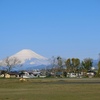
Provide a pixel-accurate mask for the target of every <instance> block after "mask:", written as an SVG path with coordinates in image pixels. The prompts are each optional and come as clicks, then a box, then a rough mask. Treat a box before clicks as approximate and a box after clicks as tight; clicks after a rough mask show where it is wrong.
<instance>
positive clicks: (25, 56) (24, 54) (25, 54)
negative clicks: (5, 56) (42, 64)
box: [11, 49, 47, 63]
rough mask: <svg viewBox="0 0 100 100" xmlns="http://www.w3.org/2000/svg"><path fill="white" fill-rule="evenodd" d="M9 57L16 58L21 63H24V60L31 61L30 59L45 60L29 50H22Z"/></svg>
mask: <svg viewBox="0 0 100 100" xmlns="http://www.w3.org/2000/svg"><path fill="white" fill-rule="evenodd" d="M11 57H16V58H18V59H19V60H20V61H21V62H22V63H24V62H25V61H26V60H31V59H38V60H47V58H45V57H43V56H41V55H39V54H37V53H35V52H34V51H32V50H30V49H23V50H21V51H19V52H18V53H16V54H15V55H13V56H11Z"/></svg>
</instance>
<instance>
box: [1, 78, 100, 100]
mask: <svg viewBox="0 0 100 100" xmlns="http://www.w3.org/2000/svg"><path fill="white" fill-rule="evenodd" d="M66 81H67V80H66ZM52 82H56V83H55V84H52ZM99 99H100V84H59V80H54V79H53V80H52V79H49V80H48V79H45V80H43V79H29V80H28V81H27V82H20V81H19V79H0V100H99Z"/></svg>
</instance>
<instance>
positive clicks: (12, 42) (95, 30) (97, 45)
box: [0, 0, 100, 59]
mask: <svg viewBox="0 0 100 100" xmlns="http://www.w3.org/2000/svg"><path fill="white" fill-rule="evenodd" d="M22 49H31V50H33V51H35V52H36V53H39V54H41V55H43V56H45V57H47V58H50V57H52V56H61V57H64V58H72V57H77V58H80V59H84V58H88V57H90V58H93V59H98V54H99V53H100V0H0V59H2V58H5V57H7V56H11V55H13V54H15V53H17V52H18V51H20V50H22Z"/></svg>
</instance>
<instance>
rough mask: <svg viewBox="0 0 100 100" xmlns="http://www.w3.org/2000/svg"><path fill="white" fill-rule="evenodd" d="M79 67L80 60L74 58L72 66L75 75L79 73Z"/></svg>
mask: <svg viewBox="0 0 100 100" xmlns="http://www.w3.org/2000/svg"><path fill="white" fill-rule="evenodd" d="M79 65H80V60H79V59H78V58H72V66H73V71H74V73H76V71H78V69H79Z"/></svg>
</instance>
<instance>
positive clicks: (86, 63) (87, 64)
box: [82, 58, 93, 71]
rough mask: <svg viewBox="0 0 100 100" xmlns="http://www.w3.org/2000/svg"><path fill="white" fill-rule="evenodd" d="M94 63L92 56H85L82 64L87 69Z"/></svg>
mask: <svg viewBox="0 0 100 100" xmlns="http://www.w3.org/2000/svg"><path fill="white" fill-rule="evenodd" d="M92 64H93V60H92V59H91V58H85V59H84V60H83V61H82V65H83V67H84V69H85V70H86V71H88V70H91V67H92Z"/></svg>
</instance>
